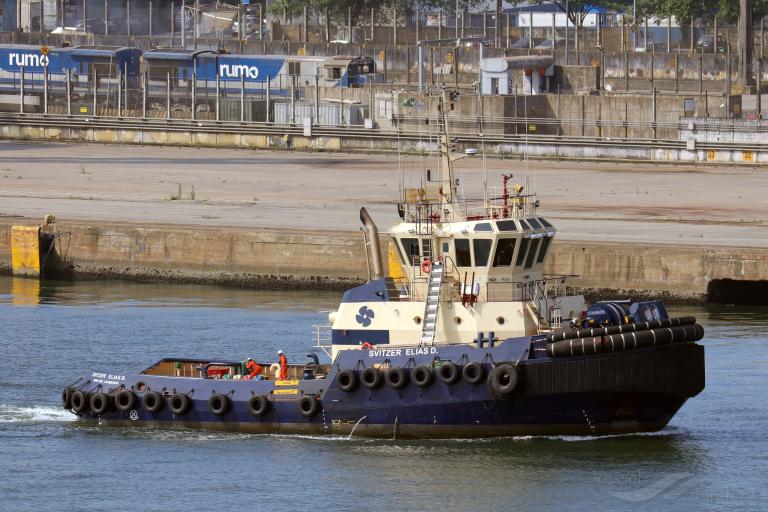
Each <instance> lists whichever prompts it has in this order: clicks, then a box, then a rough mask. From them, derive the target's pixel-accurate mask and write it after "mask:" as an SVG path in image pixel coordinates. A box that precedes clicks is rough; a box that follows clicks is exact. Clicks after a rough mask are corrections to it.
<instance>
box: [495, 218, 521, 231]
mask: <svg viewBox="0 0 768 512" xmlns="http://www.w3.org/2000/svg"><path fill="white" fill-rule="evenodd" d="M496 227H497V228H499V231H517V224H515V221H513V220H500V221H498V222H497V223H496Z"/></svg>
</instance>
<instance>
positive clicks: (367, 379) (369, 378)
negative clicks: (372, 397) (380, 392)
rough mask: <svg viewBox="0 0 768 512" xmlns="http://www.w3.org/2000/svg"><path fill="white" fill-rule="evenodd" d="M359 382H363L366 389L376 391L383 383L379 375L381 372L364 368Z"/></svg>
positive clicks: (376, 369) (382, 378)
mask: <svg viewBox="0 0 768 512" xmlns="http://www.w3.org/2000/svg"><path fill="white" fill-rule="evenodd" d="M360 380H362V381H363V386H365V387H366V388H368V389H378V388H380V387H381V384H382V383H383V382H384V377H383V376H382V375H381V371H380V370H379V369H378V368H373V367H371V368H366V369H365V370H363V374H362V375H361V378H360Z"/></svg>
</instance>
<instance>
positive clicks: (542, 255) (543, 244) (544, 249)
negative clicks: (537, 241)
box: [536, 236, 552, 263]
mask: <svg viewBox="0 0 768 512" xmlns="http://www.w3.org/2000/svg"><path fill="white" fill-rule="evenodd" d="M551 241H552V237H551V236H548V237H546V238H544V240H542V241H541V248H540V249H539V256H538V257H537V258H536V263H541V262H543V261H544V258H545V257H546V256H547V249H549V243H550V242H551Z"/></svg>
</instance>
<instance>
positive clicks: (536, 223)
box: [528, 219, 541, 229]
mask: <svg viewBox="0 0 768 512" xmlns="http://www.w3.org/2000/svg"><path fill="white" fill-rule="evenodd" d="M528 224H530V225H531V226H532V227H534V228H536V229H541V224H539V221H537V220H536V219H528Z"/></svg>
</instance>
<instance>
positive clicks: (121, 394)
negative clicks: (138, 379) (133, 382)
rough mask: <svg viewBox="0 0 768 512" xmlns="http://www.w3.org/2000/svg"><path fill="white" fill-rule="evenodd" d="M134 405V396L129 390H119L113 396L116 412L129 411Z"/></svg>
mask: <svg viewBox="0 0 768 512" xmlns="http://www.w3.org/2000/svg"><path fill="white" fill-rule="evenodd" d="M134 404H136V394H135V393H134V392H133V391H131V390H130V389H121V390H120V391H118V392H117V394H116V395H115V407H116V408H117V410H118V411H122V412H125V411H130V410H131V409H133V406H134Z"/></svg>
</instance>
